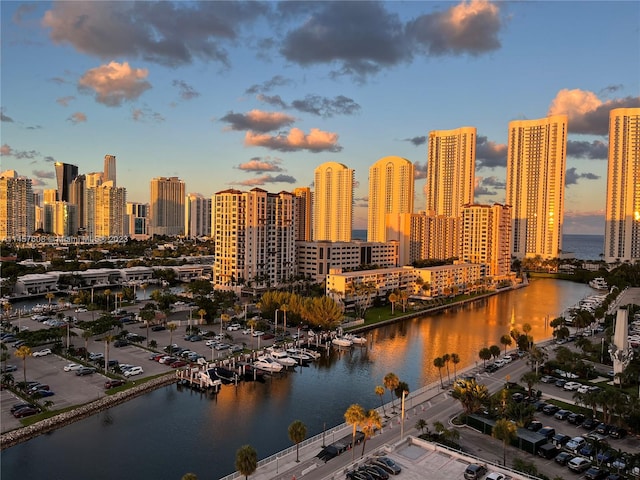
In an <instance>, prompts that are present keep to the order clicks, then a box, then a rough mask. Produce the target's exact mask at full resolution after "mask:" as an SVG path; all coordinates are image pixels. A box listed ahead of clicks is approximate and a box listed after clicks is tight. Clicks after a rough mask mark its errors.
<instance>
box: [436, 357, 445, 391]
mask: <svg viewBox="0 0 640 480" xmlns="http://www.w3.org/2000/svg"><path fill="white" fill-rule="evenodd" d="M433 366H434V367H436V368H437V369H438V374H439V375H440V388H444V383H442V369H443V368H444V360H443V359H442V357H436V358H434V359H433Z"/></svg>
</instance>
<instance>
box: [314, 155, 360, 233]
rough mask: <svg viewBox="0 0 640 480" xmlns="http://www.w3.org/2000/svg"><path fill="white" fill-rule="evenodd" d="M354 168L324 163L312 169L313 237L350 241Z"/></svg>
mask: <svg viewBox="0 0 640 480" xmlns="http://www.w3.org/2000/svg"><path fill="white" fill-rule="evenodd" d="M353 176H354V170H353V169H351V168H348V167H346V166H345V165H343V164H341V163H337V162H327V163H323V164H322V165H320V166H319V167H318V168H316V170H315V174H314V186H315V192H314V196H313V239H314V240H316V241H320V240H328V241H330V242H350V241H351V230H352V228H353Z"/></svg>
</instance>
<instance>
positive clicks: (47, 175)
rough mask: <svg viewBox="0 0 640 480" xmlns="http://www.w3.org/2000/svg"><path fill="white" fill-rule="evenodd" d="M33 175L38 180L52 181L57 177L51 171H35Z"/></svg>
mask: <svg viewBox="0 0 640 480" xmlns="http://www.w3.org/2000/svg"><path fill="white" fill-rule="evenodd" d="M32 173H33V175H34V176H35V177H36V178H40V179H42V178H45V179H52V178H55V177H56V175H55V172H53V171H50V170H46V171H45V170H34V171H33V172H32Z"/></svg>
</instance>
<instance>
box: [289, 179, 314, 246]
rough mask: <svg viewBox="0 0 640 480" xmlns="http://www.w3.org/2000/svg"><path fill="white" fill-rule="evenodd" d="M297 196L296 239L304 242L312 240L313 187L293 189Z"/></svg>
mask: <svg viewBox="0 0 640 480" xmlns="http://www.w3.org/2000/svg"><path fill="white" fill-rule="evenodd" d="M293 195H294V196H295V197H296V206H295V209H296V240H300V241H303V242H309V241H311V238H312V235H311V227H312V225H313V222H312V218H313V217H312V216H311V215H312V211H313V210H312V208H313V207H312V205H313V202H312V201H311V189H310V188H309V187H298V188H295V189H294V190H293Z"/></svg>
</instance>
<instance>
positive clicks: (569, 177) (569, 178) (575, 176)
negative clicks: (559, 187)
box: [564, 167, 600, 187]
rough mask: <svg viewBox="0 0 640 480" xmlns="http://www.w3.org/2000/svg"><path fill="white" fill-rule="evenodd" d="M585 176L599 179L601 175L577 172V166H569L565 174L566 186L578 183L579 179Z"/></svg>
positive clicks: (585, 177)
mask: <svg viewBox="0 0 640 480" xmlns="http://www.w3.org/2000/svg"><path fill="white" fill-rule="evenodd" d="M581 178H584V179H586V180H599V179H600V175H596V174H595V173H577V172H576V168H575V167H572V168H568V169H567V173H566V175H565V180H564V184H565V186H566V187H568V186H569V185H577V183H578V180H580V179H581Z"/></svg>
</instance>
